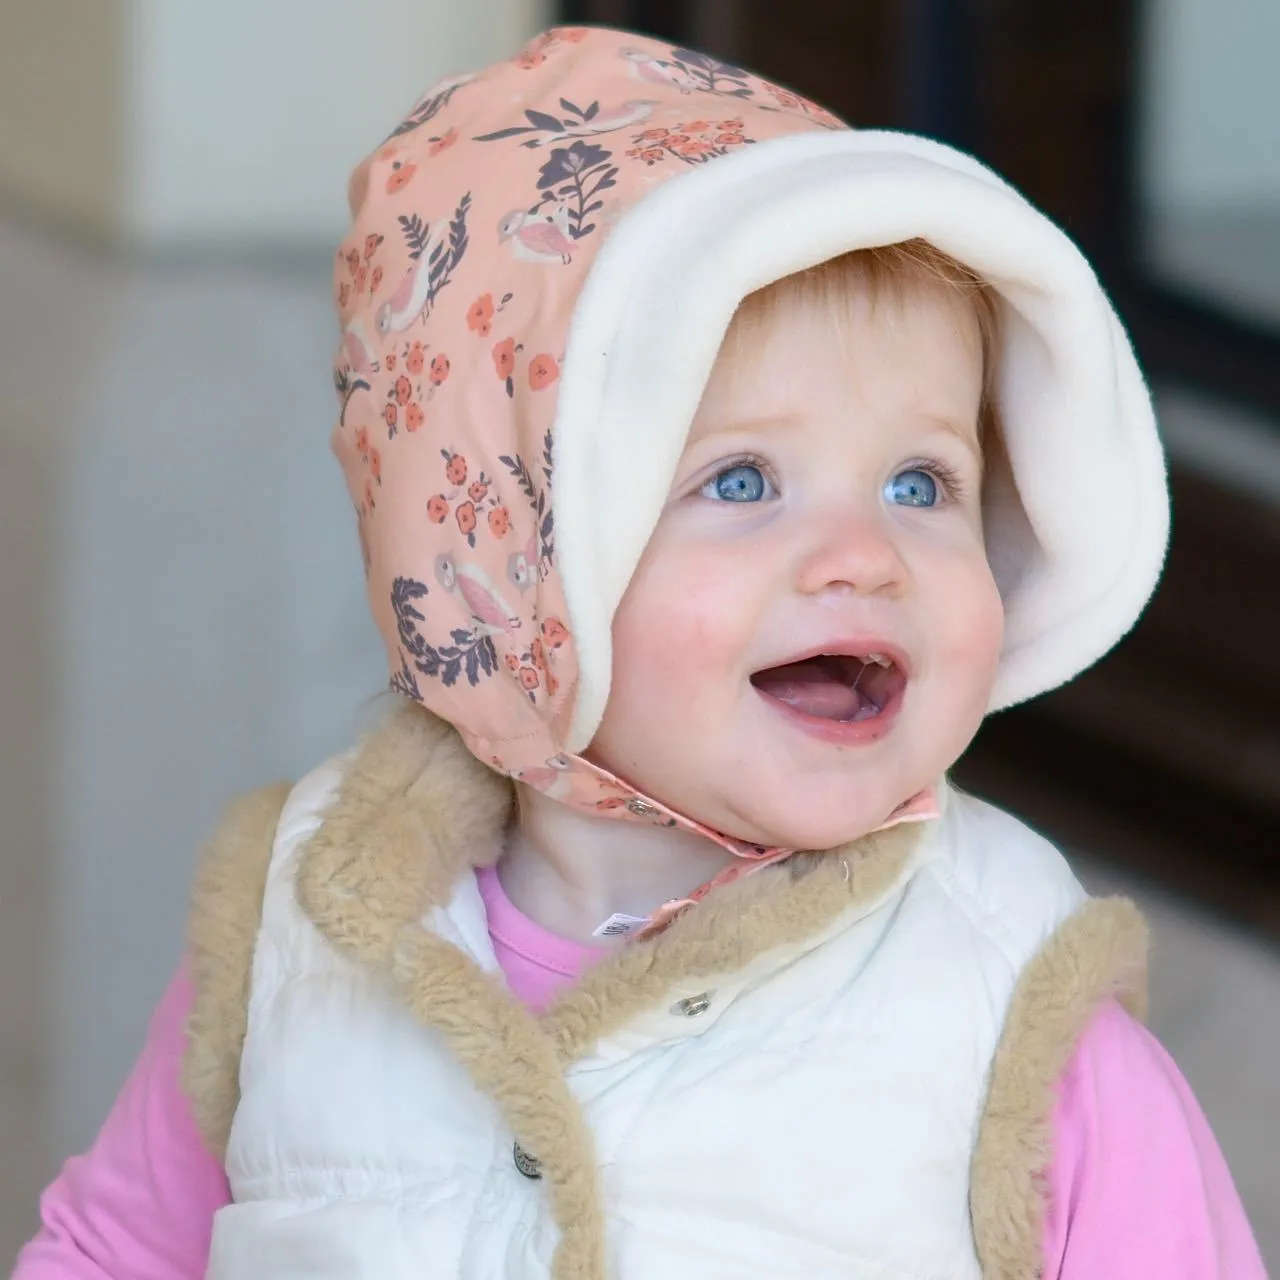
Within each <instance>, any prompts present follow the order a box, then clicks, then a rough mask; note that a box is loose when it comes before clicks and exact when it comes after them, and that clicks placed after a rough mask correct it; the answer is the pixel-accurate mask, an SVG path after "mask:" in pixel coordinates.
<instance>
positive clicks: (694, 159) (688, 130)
mask: <svg viewBox="0 0 1280 1280" xmlns="http://www.w3.org/2000/svg"><path fill="white" fill-rule="evenodd" d="M743 128H744V121H743V120H741V119H733V120H720V121H718V122H714V121H709V120H690V121H689V122H688V123H686V124H677V125H674V126H673V127H672V128H670V129H645V130H644V131H643V132H642V133H637V134H635V135H634V136H633V137H632V139H631V141H632V142H634V143H635V144H636V145H635V146H633V147H631V148H630V149H629V150H628V151H627V155H628V156H629V157H630V158H631V159H634V160H642V161H644V163H645V164H646V165H650V166H652V165H655V164H658V163H660V162H661V161H663V160H665V159H666V158H667V157H668V156H673V157H674V158H675V159H677V160H683V161H684V163H685V164H704V163H706V161H708V160H714V159H715V158H716V157H717V156H724V155H728V154H729V152H730V151H732V150H733V149H734V148H735V147H741V146H744V145H746V144H747V143H750V142H754V141H755V139H754V138H748V137H747V136H746V134H745V133H743Z"/></svg>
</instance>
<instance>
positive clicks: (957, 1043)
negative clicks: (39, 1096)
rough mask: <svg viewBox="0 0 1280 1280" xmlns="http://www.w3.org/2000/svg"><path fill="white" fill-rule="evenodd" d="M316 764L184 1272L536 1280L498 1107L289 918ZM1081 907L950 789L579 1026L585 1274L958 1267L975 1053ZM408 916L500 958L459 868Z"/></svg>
mask: <svg viewBox="0 0 1280 1280" xmlns="http://www.w3.org/2000/svg"><path fill="white" fill-rule="evenodd" d="M341 775H342V765H341V764H337V763H332V764H330V765H328V766H326V767H324V768H322V769H320V770H318V771H317V772H315V773H314V774H312V775H311V776H310V777H308V778H307V779H305V780H304V781H303V782H302V783H301V784H299V785H298V786H297V787H296V788H295V789H294V791H293V793H292V795H291V796H290V798H289V801H288V803H287V804H286V806H285V810H284V813H283V815H282V817H281V821H280V824H279V828H278V831H277V835H276V839H275V845H274V850H273V853H272V858H271V865H270V870H269V873H268V880H267V888H266V894H265V900H264V907H263V917H262V925H261V932H260V935H259V938H258V942H257V947H256V952H255V955H254V960H253V969H252V993H251V997H250V1002H249V1009H248V1031H247V1038H246V1041H245V1044H244V1050H243V1056H242V1059H241V1072H240V1086H241V1101H240V1105H239V1109H238V1111H237V1112H236V1116H235V1120H234V1124H233V1127H232V1132H231V1138H230V1143H229V1148H228V1151H227V1160H226V1163H227V1171H228V1174H229V1177H230V1182H231V1188H232V1192H233V1196H234V1200H235V1203H234V1204H232V1205H231V1206H229V1207H227V1208H226V1209H224V1210H222V1211H221V1212H220V1213H219V1214H218V1215H217V1218H216V1221H215V1227H214V1238H213V1249H212V1256H211V1262H210V1270H209V1275H210V1276H212V1277H215V1278H216V1280H248V1277H254V1278H255V1280H262V1278H264V1277H270V1278H271V1280H286V1278H288V1280H292V1278H293V1277H298V1278H299V1280H300V1278H301V1277H304V1276H305V1277H308V1280H317V1278H320V1277H334V1278H336V1277H343V1280H356V1278H357V1277H361V1278H365V1277H367V1278H369V1280H373V1278H374V1277H376V1278H377V1280H411V1278H412V1280H446V1278H447V1280H499V1278H500V1277H501V1278H511V1280H515V1278H516V1277H520V1278H521V1280H525V1278H536V1277H546V1276H548V1275H549V1274H550V1266H551V1258H552V1254H553V1251H554V1248H555V1244H556V1239H557V1234H558V1231H557V1228H556V1225H555V1220H554V1218H553V1217H552V1215H551V1213H550V1212H549V1211H548V1207H547V1204H546V1187H545V1184H544V1183H543V1182H542V1181H540V1180H538V1179H536V1178H531V1177H529V1176H527V1175H528V1173H530V1172H536V1168H531V1167H530V1165H529V1163H528V1162H527V1161H526V1160H524V1159H522V1158H520V1155H521V1153H518V1152H517V1151H516V1150H515V1149H514V1144H513V1138H512V1134H511V1132H510V1130H509V1129H508V1128H507V1127H506V1126H505V1125H504V1123H503V1121H502V1119H501V1115H500V1112H499V1109H498V1107H497V1105H496V1104H495V1102H494V1101H492V1100H491V1099H490V1098H489V1097H487V1096H485V1095H483V1094H482V1093H481V1092H479V1091H478V1089H477V1087H476V1086H475V1085H474V1084H473V1083H472V1080H471V1079H470V1078H469V1076H468V1073H467V1072H466V1070H465V1069H464V1068H463V1066H462V1065H461V1064H460V1063H459V1062H458V1060H457V1059H456V1058H455V1057H454V1056H453V1055H452V1054H451V1053H450V1051H449V1050H448V1049H447V1048H446V1046H445V1045H444V1043H443V1041H442V1039H441V1038H440V1037H439V1036H438V1035H437V1034H436V1033H434V1032H433V1031H432V1030H431V1029H430V1028H427V1027H424V1026H422V1025H421V1024H420V1023H418V1022H417V1021H416V1020H415V1019H414V1017H413V1016H412V1014H411V1013H410V1011H409V1010H408V1009H407V1008H405V1007H404V1006H403V1004H402V1003H401V1001H400V1000H399V999H398V998H397V997H396V995H395V994H394V993H393V992H392V990H391V989H390V986H389V985H388V984H386V983H384V982H382V981H381V980H380V978H379V976H378V975H376V974H373V973H369V972H366V971H364V970H362V969H361V968H359V967H358V966H357V965H355V964H353V963H352V962H351V961H349V960H347V959H345V958H344V957H343V956H341V955H339V954H338V953H337V952H336V951H335V949H334V948H333V947H332V946H331V945H330V944H329V942H328V941H327V939H326V938H325V937H324V936H323V935H322V934H321V933H320V932H319V931H318V930H317V928H316V927H315V926H314V925H313V924H312V923H311V921H310V920H309V919H308V918H307V916H306V915H305V914H304V913H303V911H302V910H301V908H300V906H299V904H298V900H297V894H296V887H295V879H296V872H297V864H298V856H299V852H300V850H301V848H302V847H303V845H304V844H305V842H306V840H307V837H308V836H310V835H311V834H312V833H313V832H315V831H316V830H317V828H318V827H319V826H320V824H321V816H320V815H321V813H322V812H323V810H325V808H326V807H327V806H328V805H329V804H330V802H331V801H332V799H333V797H334V795H335V794H336V791H337V787H338V784H339V782H340V779H341ZM1083 898H1084V894H1083V891H1082V890H1081V888H1080V887H1079V885H1078V884H1077V882H1076V880H1075V879H1074V877H1073V876H1072V874H1071V873H1070V871H1069V870H1068V868H1067V866H1066V864H1065V862H1064V861H1063V859H1062V858H1061V856H1060V855H1059V854H1058V853H1057V852H1056V851H1055V850H1054V849H1053V848H1052V847H1051V846H1050V845H1048V844H1047V843H1046V842H1045V841H1044V840H1042V839H1041V838H1040V837H1038V836H1036V835H1035V834H1033V833H1032V832H1031V831H1029V830H1028V829H1027V828H1025V827H1024V826H1022V825H1021V824H1020V823H1018V822H1017V821H1015V820H1014V819H1012V818H1010V817H1009V816H1007V815H1005V814H1003V813H1001V812H1000V811H998V810H996V809H993V808H991V807H990V806H988V805H985V804H983V803H981V802H978V801H976V800H974V799H972V798H969V797H966V796H963V795H961V794H958V793H956V792H954V791H952V792H950V793H949V794H948V796H947V798H946V803H945V806H944V814H943V817H942V818H941V819H940V820H939V821H938V822H937V823H935V824H932V826H931V829H930V830H929V831H928V832H926V833H924V834H923V836H922V839H921V840H920V842H919V845H918V847H917V852H916V854H915V855H914V857H913V859H912V863H911V865H910V866H909V867H908V868H907V869H906V870H905V871H904V872H903V874H902V875H900V876H899V878H898V881H897V883H896V884H895V885H894V886H893V887H892V889H891V890H890V891H889V892H888V893H886V894H882V895H880V896H879V897H878V898H877V899H876V900H874V901H872V902H870V903H867V904H864V905H863V906H862V907H860V908H858V909H857V910H855V911H853V912H851V913H848V914H846V915H845V916H843V917H842V918H840V919H839V920H838V922H837V923H836V925H835V926H833V927H831V928H829V929H827V930H826V931H825V932H824V933H823V934H822V935H821V936H818V937H814V938H811V939H809V940H808V941H807V942H805V943H804V944H801V945H797V946H792V947H786V948H783V949H781V950H778V949H775V950H773V951H771V952H768V953H766V954H764V955H762V956H760V957H759V958H758V959H757V960H756V961H755V962H753V963H752V964H750V965H749V966H748V967H747V969H746V970H744V971H742V972H738V973H734V974H724V975H723V977H722V978H721V979H718V980H716V981H714V982H712V983H710V984H706V985H700V986H699V989H697V990H692V989H689V990H685V989H683V988H676V989H672V990H670V991H668V992H667V993H666V994H665V996H664V997H663V999H662V1000H661V1001H659V1002H658V1003H656V1004H655V1005H654V1006H653V1007H652V1008H650V1009H648V1010H647V1012H645V1013H643V1014H642V1015H641V1016H639V1017H636V1018H634V1019H632V1020H631V1021H630V1022H628V1023H627V1024H626V1025H624V1026H623V1027H622V1028H621V1029H619V1030H617V1031H616V1032H615V1033H613V1034H611V1035H609V1036H607V1037H606V1038H605V1039H603V1040H602V1041H601V1042H600V1043H598V1044H597V1045H596V1046H595V1049H594V1052H592V1053H590V1054H589V1055H588V1056H587V1057H586V1058H584V1059H583V1060H581V1061H579V1062H577V1063H576V1064H575V1065H573V1066H572V1067H571V1068H570V1069H569V1072H568V1077H567V1078H568V1083H569V1086H570V1088H571V1090H572V1093H573V1094H574V1095H575V1097H576V1099H577V1100H578V1102H579V1103H580V1105H581V1107H582V1110H583V1113H584V1114H585V1116H586V1118H587V1121H588V1123H589V1126H590V1130H591V1133H592V1136H593V1138H594V1143H595V1147H596V1154H597V1157H598V1161H599V1168H600V1176H601V1179H602V1182H603V1188H604V1212H605V1216H606V1219H607V1239H608V1267H609V1274H610V1275H611V1276H615V1277H618V1278H619V1280H657V1278H658V1277H662V1280H684V1278H685V1277H688V1278H689V1280H694V1278H695V1277H696V1278H697V1280H709V1278H711V1277H724V1278H725V1280H728V1278H730V1277H733V1278H735V1280H737V1278H741V1280H748V1278H749V1277H761V1280H763V1278H764V1277H768V1278H769V1280H778V1278H779V1277H796V1278H797V1280H799V1278H800V1277H804V1278H805V1280H817V1278H819V1277H833V1278H834V1277H840V1278H841V1280H850V1278H851V1277H857V1278H858V1280H871V1278H872V1277H876V1278H877V1280H890V1278H891V1277H892V1278H894V1280H907V1278H908V1277H910V1280H924V1278H925V1277H929V1278H936V1280H942V1278H943V1277H946V1280H961V1278H962V1277H976V1276H979V1275H981V1271H980V1268H979V1264H978V1261H977V1258H976V1256H975V1251H974V1244H973V1238H972V1232H971V1226H970V1214H969V1203H968V1192H969V1173H970V1161H971V1157H972V1153H973V1148H974V1143H975V1134H976V1132H977V1126H978V1123H979V1120H980V1118H981V1116H982V1112H983V1107H984V1102H985V1099H986V1090H987V1076H988V1069H989V1065H990V1063H991V1060H992V1056H993V1053H994V1051H995V1047H996V1044H997V1040H998V1038H999V1036H1000V1032H1001V1028H1002V1026H1003V1023H1004V1019H1005V1014H1006V1010H1007V1007H1008V1004H1009V1000H1010V996H1011V993H1012V991H1013V987H1014V983H1015V980H1016V979H1017V977H1018V974H1019V973H1020V971H1021V970H1022V969H1023V967H1024V966H1025V965H1026V963H1027V962H1028V960H1029V959H1030V958H1031V957H1032V955H1033V954H1034V953H1035V952H1036V951H1037V949H1038V948H1039V947H1040V946H1041V945H1042V944H1043V943H1044V941H1045V939H1046V938H1047V937H1048V936H1049V935H1050V934H1051V933H1052V932H1053V931H1054V929H1055V928H1056V927H1057V926H1058V925H1059V924H1060V923H1061V922H1062V921H1063V920H1064V919H1065V918H1066V917H1067V916H1068V915H1069V914H1070V913H1071V912H1072V911H1073V910H1074V909H1075V908H1076V907H1077V906H1078V905H1079V904H1080V903H1081V902H1082V900H1083ZM426 923H427V924H428V926H429V927H430V928H433V929H435V930H437V931H438V932H439V933H441V934H442V935H444V936H445V937H446V938H448V940H450V941H451V942H453V943H454V944H455V945H456V946H457V947H459V948H461V949H462V950H463V951H464V952H465V953H467V955H469V956H470V957H471V958H472V960H474V962H475V963H476V964H477V965H479V966H481V967H483V968H484V969H487V970H495V969H496V963H495V959H494V954H493V950H492V947H491V945H490V942H489V938H488V932H487V927H486V922H485V915H484V909H483V905H482V903H481V900H480V897H479V894H478V891H477V888H476V885H475V880H474V876H473V875H471V874H468V875H466V876H465V877H464V878H463V880H462V882H461V883H459V884H458V886H457V889H456V892H455V894H454V897H453V900H452V902H451V903H450V904H449V905H448V907H447V909H445V910H442V911H437V912H435V913H434V914H433V918H431V919H429V920H428V921H427V922H426ZM521 1165H523V1166H524V1171H522V1169H521V1167H520V1166H521Z"/></svg>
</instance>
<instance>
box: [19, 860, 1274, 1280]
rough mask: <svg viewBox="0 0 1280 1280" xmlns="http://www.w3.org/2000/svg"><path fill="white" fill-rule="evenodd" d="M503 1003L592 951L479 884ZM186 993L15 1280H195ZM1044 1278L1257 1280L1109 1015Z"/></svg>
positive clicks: (1174, 1084) (1162, 1067) (1077, 1118)
mask: <svg viewBox="0 0 1280 1280" xmlns="http://www.w3.org/2000/svg"><path fill="white" fill-rule="evenodd" d="M480 889H481V893H482V895H483V897H484V901H485V907H486V910H487V912H488V917H489V932H490V936H491V937H492V939H493V944H494V949H495V951H496V952H497V957H498V962H499V964H500V965H501V966H502V969H503V972H504V973H505V975H506V978H507V982H508V984H509V986H510V987H511V990H512V991H513V992H514V993H515V994H516V995H517V996H518V997H519V998H520V999H522V1000H523V1001H525V1003H526V1004H528V1005H529V1006H530V1007H531V1008H533V1009H535V1010H540V1009H542V1008H543V1007H544V1006H545V1005H546V1003H547V1002H548V1001H549V1000H550V998H551V997H552V995H554V994H555V992H556V991H557V990H558V989H559V988H560V987H561V986H563V985H564V984H565V983H567V982H570V981H572V980H573V978H574V977H576V976H577V974H579V973H580V972H581V970H582V969H583V967H584V966H586V965H587V964H589V963H590V962H591V961H592V960H593V959H595V958H596V957H597V956H598V954H599V952H598V951H597V950H596V949H594V948H591V947H584V946H581V945H579V944H577V943H572V942H567V941H565V940H564V939H563V938H558V937H556V936H554V935H553V934H549V933H547V932H546V930H544V929H541V928H540V927H539V926H537V925H536V924H534V923H533V921H531V920H529V919H528V918H527V917H525V916H523V915H521V914H520V912H519V911H517V910H516V908H515V907H514V906H512V904H511V903H510V901H509V900H508V899H507V897H506V895H505V894H504V893H503V891H502V887H501V885H500V884H499V882H498V878H497V876H496V874H494V873H493V872H492V871H485V872H481V873H480ZM191 1000H192V989H191V983H190V980H189V978H188V976H187V973H186V971H185V969H181V970H179V972H178V974H177V975H176V976H175V977H174V979H173V981H172V983H171V984H170V986H169V988H168V990H167V991H166V992H165V994H164V997H163V998H162V1000H161V1001H160V1004H159V1006H158V1008H157V1009H156V1011H155V1014H154V1016H153V1018H152V1022H151V1029H150V1033H149V1035H148V1037H147V1042H146V1045H145V1047H144V1048H143V1051H142V1055H141V1057H140V1058H139V1059H138V1061H137V1064H136V1065H135V1066H134V1069H133V1072H132V1073H131V1075H130V1076H129V1079H128V1080H127V1081H126V1082H125V1085H124V1088H123V1089H122V1090H121V1092H120V1095H119V1097H118V1098H117V1099H116V1102H115V1105H114V1106H113V1107H112V1109H111V1113H110V1115H109V1116H108V1117H107V1121H106V1123H105V1124H104V1125H103V1127H102V1131H101V1132H100V1133H99V1135H98V1138H97V1141H96V1142H95V1143H94V1145H93V1147H92V1148H91V1149H90V1151H89V1152H88V1153H87V1154H85V1155H83V1156H77V1157H75V1158H73V1159H71V1160H69V1161H68V1162H67V1164H66V1165H65V1167H64V1168H63V1170H62V1172H61V1174H59V1176H58V1178H57V1179H56V1180H55V1181H54V1182H53V1183H52V1184H51V1185H50V1186H49V1188H48V1189H47V1190H46V1191H45V1193H44V1196H43V1197H42V1199H41V1204H40V1209H41V1221H42V1223H43V1225H42V1227H41V1230H40V1233H39V1234H38V1235H37V1236H36V1238H35V1239H34V1240H32V1241H31V1243H30V1244H28V1245H27V1247H26V1248H25V1249H24V1250H23V1252H22V1254H21V1255H20V1256H19V1259H18V1265H17V1270H16V1271H15V1272H14V1280H108V1278H110V1280H125V1278H126V1277H127V1280H199V1277H202V1276H203V1275H204V1273H205V1266H206V1263H207V1260H208V1255H209V1240H210V1235H211V1233H212V1227H213V1215H214V1214H215V1213H216V1212H217V1211H218V1210H219V1209H220V1208H222V1207H223V1206H224V1205H226V1204H228V1203H229V1202H230V1198H231V1197H230V1190H229V1188H228V1186H227V1179H226V1175H225V1173H224V1172H223V1169H222V1166H221V1164H220V1163H219V1162H218V1160H217V1159H215V1158H214V1157H213V1156H212V1155H211V1154H210V1153H209V1151H208V1150H207V1149H206V1148H205V1146H204V1144H203V1142H202V1141H201V1138H200V1134H199V1132H198V1131H197V1129H196V1125H195V1121H194V1119H193V1117H192V1113H191V1107H190V1105H189V1103H188V1101H187V1099H186V1097H185V1095H184V1094H183V1092H182V1089H181V1086H180V1083H179V1076H180V1067H181V1061H182V1055H183V1051H184V1046H185V1024H186V1018H187V1013H188V1010H189V1009H190V1006H191ZM1053 1128H1054V1139H1055V1144H1054V1159H1053V1165H1052V1168H1051V1170H1050V1179H1049V1212H1048V1216H1047V1221H1046V1225H1045V1256H1046V1268H1045V1276H1046V1277H1047V1278H1048V1280H1054V1278H1056V1280H1099V1277H1104V1276H1106V1277H1110V1276H1135V1277H1136V1276H1160V1277H1169V1278H1170V1280H1172V1278H1173V1277H1178V1280H1266V1272H1265V1270H1264V1269H1263V1265H1262V1259H1261V1258H1260V1256H1259V1254H1258V1249H1257V1245H1256V1244H1255V1243H1254V1240H1253V1235H1252V1233H1251V1231H1250V1229H1249V1224H1248V1222H1247V1221H1246V1219H1245V1215H1244V1210H1243V1208H1242V1207H1241V1204H1240V1199H1239V1197H1238V1195H1237V1194H1236V1190H1235V1187H1234V1185H1233V1183H1232V1181H1231V1175H1230V1173H1229V1172H1228V1170H1227V1167H1226V1164H1225V1162H1224V1161H1223V1158H1222V1154H1221V1152H1220V1151H1219V1149H1218V1145H1217V1143H1216V1142H1215V1140H1214V1137H1213V1134H1212V1133H1211V1132H1210V1130H1209V1126H1208V1124H1207V1123H1206V1121H1205V1118H1204V1116H1203V1114H1202V1113H1201V1111H1200V1108H1199V1106H1198V1105H1197V1104H1196V1100H1195V1098H1194V1097H1193V1096H1192V1093H1191V1090H1190V1088H1189V1087H1188V1085H1187V1083H1186V1081H1185V1080H1184V1079H1183V1078H1182V1076H1181V1074H1180V1073H1179V1071H1178V1069H1177V1067H1175V1066H1174V1064H1173V1062H1172V1061H1171V1060H1170V1058H1169V1056H1168V1054H1166V1053H1165V1051H1164V1049H1163V1048H1162V1047H1161V1046H1160V1044H1159V1043H1158V1042H1157V1041H1156V1040H1155V1039H1154V1037H1152V1035H1151V1034H1150V1033H1149V1032H1148V1031H1147V1030H1146V1029H1145V1028H1144V1027H1143V1026H1141V1024H1139V1023H1137V1022H1135V1021H1134V1020H1133V1019H1131V1018H1130V1017H1129V1016H1128V1015H1127V1014H1125V1013H1124V1012H1123V1011H1122V1010H1121V1009H1120V1007H1119V1006H1118V1005H1116V1004H1109V1005H1107V1006H1105V1007H1104V1008H1103V1009H1102V1010H1101V1012H1100V1013H1099V1014H1098V1015H1097V1017H1096V1018H1095V1019H1094V1021H1093V1023H1092V1024H1091V1025H1090V1027H1089V1028H1088V1030H1087V1031H1086V1033H1085V1035H1084V1037H1083V1039H1082V1040H1081V1042H1080V1044H1079V1046H1078V1047H1077V1050H1076V1053H1075V1056H1074V1058H1073V1059H1072V1061H1071V1064H1070V1066H1069V1067H1068V1069H1067V1071H1066V1073H1065V1075H1064V1076H1063V1078H1062V1081H1061V1083H1060V1087H1059V1091H1058V1098H1057V1105H1056V1108H1055V1110H1054V1116H1053Z"/></svg>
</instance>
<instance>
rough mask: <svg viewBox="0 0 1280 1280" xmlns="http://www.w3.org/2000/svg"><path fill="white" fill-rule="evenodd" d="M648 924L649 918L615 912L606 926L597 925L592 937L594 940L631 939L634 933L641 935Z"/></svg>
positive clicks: (592, 931) (606, 922)
mask: <svg viewBox="0 0 1280 1280" xmlns="http://www.w3.org/2000/svg"><path fill="white" fill-rule="evenodd" d="M648 923H649V918H648V917H647V916H629V915H625V914H624V913H623V912H621V911H615V912H614V913H613V915H611V916H610V917H609V918H608V919H607V920H606V921H605V922H604V924H601V925H597V926H596V927H595V928H594V929H592V930H591V936H592V937H593V938H629V937H630V936H631V935H632V934H633V933H639V932H640V930H641V929H643V928H644V927H645V925H647V924H648Z"/></svg>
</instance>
